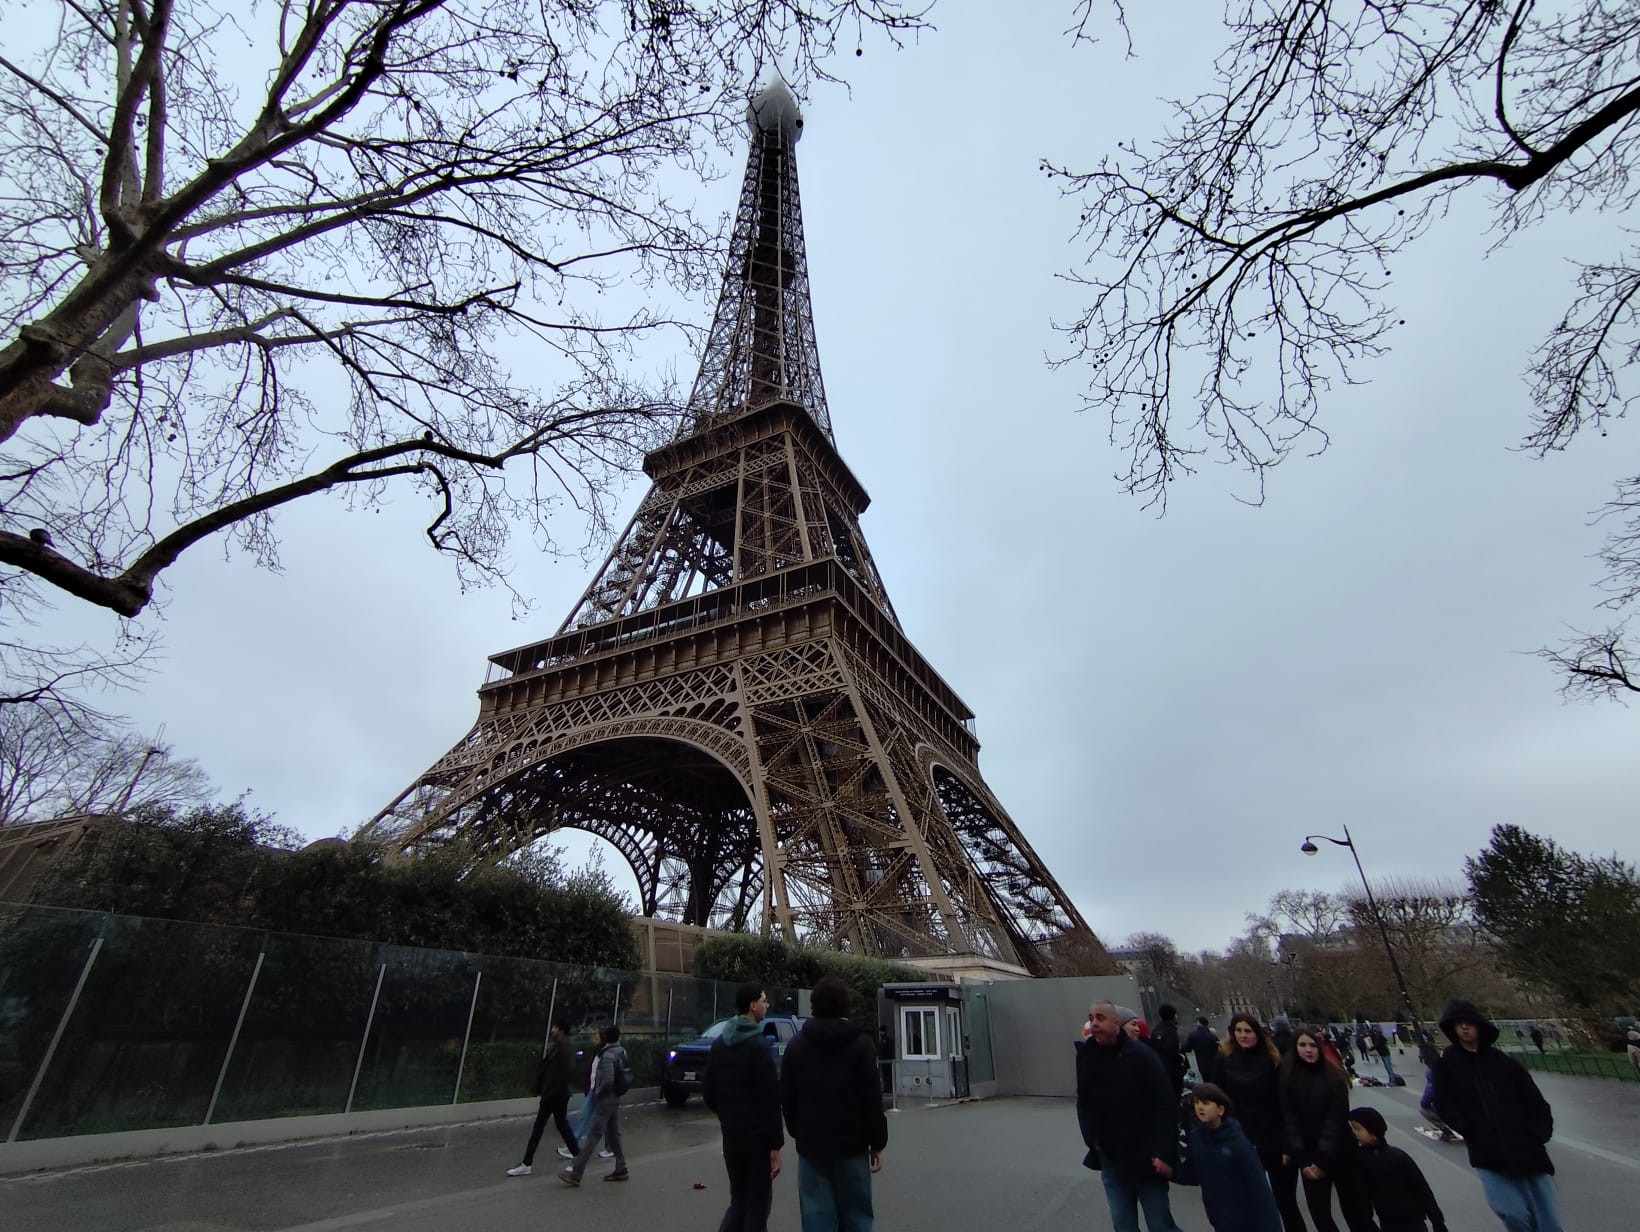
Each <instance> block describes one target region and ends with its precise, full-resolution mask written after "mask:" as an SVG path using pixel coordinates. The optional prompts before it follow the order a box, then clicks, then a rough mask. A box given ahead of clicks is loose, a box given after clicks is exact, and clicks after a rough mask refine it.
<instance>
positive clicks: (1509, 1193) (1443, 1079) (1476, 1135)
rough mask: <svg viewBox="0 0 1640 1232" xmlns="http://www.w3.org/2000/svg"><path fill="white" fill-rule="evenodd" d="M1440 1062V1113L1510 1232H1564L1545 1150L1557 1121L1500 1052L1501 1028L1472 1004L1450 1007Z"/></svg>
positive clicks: (1437, 1082)
mask: <svg viewBox="0 0 1640 1232" xmlns="http://www.w3.org/2000/svg"><path fill="white" fill-rule="evenodd" d="M1441 1030H1442V1031H1444V1032H1445V1033H1446V1037H1447V1038H1448V1039H1449V1040H1451V1041H1452V1043H1451V1044H1450V1045H1449V1046H1448V1047H1447V1048H1446V1050H1445V1051H1443V1052H1442V1053H1441V1055H1440V1058H1439V1059H1438V1060H1437V1061H1436V1063H1435V1108H1436V1110H1437V1111H1438V1112H1439V1113H1440V1115H1441V1120H1443V1121H1445V1122H1446V1123H1447V1124H1448V1125H1450V1126H1451V1127H1452V1128H1453V1129H1455V1130H1457V1132H1458V1133H1460V1134H1462V1135H1463V1139H1464V1145H1465V1146H1466V1147H1468V1148H1469V1166H1470V1167H1472V1168H1474V1169H1475V1172H1476V1174H1477V1175H1478V1176H1479V1177H1480V1178H1481V1190H1482V1191H1483V1192H1484V1193H1485V1194H1486V1204H1487V1205H1488V1206H1490V1207H1491V1208H1492V1213H1493V1214H1495V1215H1496V1216H1497V1217H1498V1218H1499V1219H1501V1220H1503V1226H1504V1227H1505V1228H1507V1229H1509V1232H1563V1229H1562V1226H1561V1223H1560V1212H1559V1209H1558V1205H1557V1203H1556V1201H1555V1187H1554V1181H1553V1179H1552V1178H1553V1176H1554V1172H1555V1167H1554V1165H1553V1164H1552V1163H1550V1162H1549V1152H1548V1151H1547V1150H1546V1149H1545V1144H1546V1143H1547V1142H1548V1141H1549V1139H1550V1137H1552V1136H1553V1134H1554V1129H1555V1119H1554V1114H1553V1113H1552V1112H1550V1110H1549V1101H1548V1100H1546V1099H1544V1098H1543V1095H1542V1093H1541V1092H1540V1091H1539V1090H1538V1089H1537V1083H1535V1082H1533V1081H1532V1075H1531V1074H1529V1073H1527V1072H1526V1067H1525V1066H1523V1065H1522V1064H1521V1063H1520V1062H1519V1061H1517V1060H1515V1058H1514V1057H1511V1056H1510V1055H1508V1054H1507V1053H1505V1052H1504V1051H1502V1050H1501V1049H1499V1048H1495V1047H1493V1045H1494V1044H1496V1043H1497V1039H1498V1029H1497V1027H1496V1026H1494V1025H1493V1024H1492V1023H1491V1021H1490V1020H1488V1019H1487V1017H1486V1015H1484V1014H1482V1013H1481V1012H1480V1011H1479V1010H1478V1009H1476V1008H1475V1005H1474V1003H1473V1002H1470V1001H1451V1002H1449V1003H1448V1004H1447V1007H1446V1011H1445V1012H1444V1013H1443V1014H1442V1015H1441Z"/></svg>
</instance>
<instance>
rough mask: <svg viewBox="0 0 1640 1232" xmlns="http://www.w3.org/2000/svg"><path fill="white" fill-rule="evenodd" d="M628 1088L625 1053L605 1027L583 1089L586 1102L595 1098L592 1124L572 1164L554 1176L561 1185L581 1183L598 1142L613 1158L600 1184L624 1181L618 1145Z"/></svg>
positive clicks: (629, 1070) (618, 1033)
mask: <svg viewBox="0 0 1640 1232" xmlns="http://www.w3.org/2000/svg"><path fill="white" fill-rule="evenodd" d="M631 1084H632V1067H631V1066H630V1065H629V1064H628V1063H627V1059H626V1049H625V1048H623V1047H621V1029H620V1028H619V1027H613V1026H611V1027H605V1028H604V1050H603V1051H602V1052H600V1053H599V1054H598V1062H597V1064H596V1065H594V1066H593V1067H592V1085H591V1086H590V1087H589V1088H588V1089H587V1098H589V1099H591V1098H594V1097H595V1098H596V1099H597V1101H598V1102H597V1104H595V1105H594V1106H593V1109H592V1124H590V1125H588V1126H587V1130H586V1133H585V1134H583V1135H582V1136H581V1149H580V1150H579V1151H577V1152H576V1153H575V1162H573V1163H572V1164H570V1166H569V1167H567V1168H565V1169H564V1170H563V1171H562V1172H560V1173H559V1174H558V1179H559V1180H560V1181H562V1182H564V1184H566V1185H571V1186H574V1185H579V1184H580V1183H581V1178H582V1177H583V1176H585V1175H586V1171H587V1164H589V1163H591V1162H592V1152H593V1150H594V1148H596V1147H597V1145H598V1140H599V1139H600V1138H601V1139H604V1140H605V1141H607V1142H608V1143H609V1149H610V1151H611V1152H612V1153H613V1154H614V1156H615V1171H613V1172H611V1173H610V1174H609V1175H608V1176H606V1177H604V1180H606V1181H624V1180H626V1178H627V1171H626V1152H625V1150H624V1149H623V1147H622V1143H621V1097H622V1096H623V1095H625V1094H626V1092H627V1088H628V1087H629V1086H630V1085H631Z"/></svg>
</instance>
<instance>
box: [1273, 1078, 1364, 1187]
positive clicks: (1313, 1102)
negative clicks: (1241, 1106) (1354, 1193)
mask: <svg viewBox="0 0 1640 1232" xmlns="http://www.w3.org/2000/svg"><path fill="white" fill-rule="evenodd" d="M1281 1124H1282V1143H1281V1149H1282V1151H1283V1153H1284V1154H1287V1155H1290V1156H1292V1159H1293V1162H1294V1163H1295V1164H1297V1165H1298V1166H1299V1167H1300V1168H1307V1167H1309V1166H1310V1165H1311V1164H1318V1165H1320V1167H1321V1170H1322V1171H1323V1172H1326V1173H1328V1174H1331V1173H1333V1172H1336V1171H1337V1170H1338V1169H1339V1168H1340V1167H1342V1166H1344V1164H1345V1163H1347V1162H1348V1161H1349V1159H1350V1157H1351V1155H1352V1154H1353V1153H1354V1151H1355V1135H1354V1134H1352V1133H1350V1096H1349V1088H1348V1087H1347V1086H1345V1085H1344V1083H1343V1082H1342V1080H1340V1079H1339V1078H1338V1077H1337V1076H1336V1074H1335V1072H1334V1071H1333V1070H1332V1069H1329V1068H1327V1067H1326V1066H1325V1064H1324V1063H1323V1062H1319V1061H1318V1062H1316V1063H1315V1064H1314V1065H1304V1064H1295V1065H1294V1066H1293V1068H1292V1069H1291V1070H1290V1071H1287V1072H1284V1073H1283V1074H1282V1075H1281Z"/></svg>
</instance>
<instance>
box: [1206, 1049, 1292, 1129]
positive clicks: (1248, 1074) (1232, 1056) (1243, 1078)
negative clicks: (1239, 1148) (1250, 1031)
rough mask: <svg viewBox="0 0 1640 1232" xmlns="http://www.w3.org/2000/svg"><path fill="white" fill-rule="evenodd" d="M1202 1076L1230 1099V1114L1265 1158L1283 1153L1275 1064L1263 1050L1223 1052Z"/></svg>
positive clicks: (1279, 1096)
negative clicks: (1232, 1114) (1233, 1115)
mask: <svg viewBox="0 0 1640 1232" xmlns="http://www.w3.org/2000/svg"><path fill="white" fill-rule="evenodd" d="M1207 1071H1208V1072H1207V1073H1205V1074H1203V1075H1202V1076H1203V1077H1204V1078H1206V1079H1207V1081H1209V1082H1211V1083H1213V1084H1214V1085H1215V1086H1218V1087H1220V1088H1222V1089H1223V1091H1224V1093H1225V1094H1226V1095H1228V1096H1229V1097H1230V1111H1231V1112H1232V1113H1234V1114H1235V1117H1236V1120H1238V1121H1240V1122H1241V1127H1242V1129H1244V1130H1246V1131H1247V1137H1248V1139H1249V1140H1250V1141H1251V1142H1252V1144H1253V1145H1254V1146H1255V1147H1257V1148H1258V1149H1259V1150H1260V1151H1263V1152H1264V1153H1265V1154H1267V1155H1269V1154H1278V1155H1279V1154H1280V1153H1281V1134H1282V1127H1281V1092H1280V1088H1279V1086H1278V1085H1277V1082H1276V1062H1275V1058H1274V1057H1272V1056H1271V1055H1270V1054H1269V1053H1268V1052H1266V1051H1264V1049H1263V1048H1262V1047H1260V1048H1253V1049H1247V1048H1239V1047H1237V1046H1236V1045H1235V1044H1234V1043H1233V1042H1232V1044H1231V1051H1230V1052H1228V1053H1224V1052H1221V1053H1220V1054H1219V1055H1218V1056H1217V1057H1215V1058H1214V1059H1213V1063H1212V1064H1211V1065H1209V1066H1208V1067H1207Z"/></svg>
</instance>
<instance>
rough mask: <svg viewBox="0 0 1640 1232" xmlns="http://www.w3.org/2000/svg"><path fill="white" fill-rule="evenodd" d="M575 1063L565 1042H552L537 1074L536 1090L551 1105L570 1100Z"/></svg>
mask: <svg viewBox="0 0 1640 1232" xmlns="http://www.w3.org/2000/svg"><path fill="white" fill-rule="evenodd" d="M574 1064H575V1061H574V1058H572V1057H571V1056H570V1055H569V1048H568V1047H566V1046H565V1044H564V1041H563V1040H551V1041H549V1042H548V1044H547V1050H546V1052H544V1053H543V1054H542V1055H541V1065H540V1068H539V1069H537V1070H536V1073H535V1089H536V1091H537V1092H538V1093H539V1094H540V1096H541V1098H542V1099H544V1100H546V1101H547V1102H548V1103H549V1104H550V1103H555V1102H556V1101H558V1100H561V1099H568V1098H569V1080H570V1074H571V1071H572V1069H573V1067H574Z"/></svg>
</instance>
